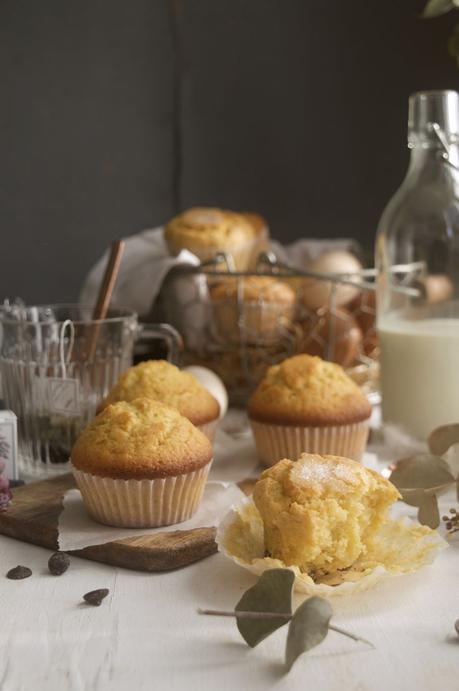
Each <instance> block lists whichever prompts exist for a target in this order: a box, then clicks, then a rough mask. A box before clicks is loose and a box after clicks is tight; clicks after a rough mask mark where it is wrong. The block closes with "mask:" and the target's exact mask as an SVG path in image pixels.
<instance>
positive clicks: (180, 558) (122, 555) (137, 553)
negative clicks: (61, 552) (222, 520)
mask: <svg viewBox="0 0 459 691" xmlns="http://www.w3.org/2000/svg"><path fill="white" fill-rule="evenodd" d="M199 531H200V533H201V535H199V536H198V537H197V538H195V539H194V541H193V544H186V543H185V544H180V543H178V544H177V545H175V546H173V547H168V548H167V550H165V549H164V548H162V547H148V546H141V545H132V544H129V540H130V539H131V538H126V540H122V541H121V540H120V541H115V542H107V543H105V544H103V545H93V546H92V547H85V548H84V549H80V550H71V551H67V553H68V554H70V555H73V556H76V557H82V558H83V559H89V560H90V561H96V562H100V563H102V564H108V565H110V566H116V567H119V568H124V569H131V570H133V571H147V572H151V573H154V572H156V573H158V572H161V571H173V570H175V569H180V568H182V567H184V566H188V565H189V564H193V563H194V562H196V561H200V560H201V559H205V558H206V557H209V556H211V555H212V554H215V553H216V552H218V547H217V543H216V542H215V534H216V528H200V529H199ZM185 532H192V531H184V533H185ZM166 534H167V533H166Z"/></svg>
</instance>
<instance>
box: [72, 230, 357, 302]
mask: <svg viewBox="0 0 459 691" xmlns="http://www.w3.org/2000/svg"><path fill="white" fill-rule="evenodd" d="M124 240H125V243H126V245H125V249H124V254H123V257H122V260H121V266H120V270H119V274H118V278H117V281H116V284H115V288H114V291H113V296H112V300H111V306H112V307H114V308H123V309H127V310H132V311H133V312H137V314H140V315H146V314H149V312H150V310H151V307H152V305H153V303H154V301H155V299H156V297H157V295H158V293H159V291H160V289H161V285H162V283H163V281H164V279H165V278H166V276H167V274H168V273H169V271H170V270H171V269H172V268H173V267H174V266H179V265H183V264H185V265H186V264H188V265H191V266H198V265H199V263H200V262H199V259H198V258H197V257H196V256H195V255H194V254H192V253H191V252H188V250H182V251H181V252H180V254H179V255H177V256H176V257H173V256H172V255H171V254H169V250H168V248H167V246H166V243H165V242H164V237H163V227H162V226H160V227H158V228H149V229H147V230H144V231H142V232H141V233H137V234H135V235H130V236H129V237H127V238H124ZM271 249H272V251H273V252H274V253H275V254H276V256H277V257H278V258H279V259H280V260H281V261H283V262H287V263H290V264H292V265H297V266H300V267H304V266H305V265H306V264H307V262H308V261H311V260H312V259H315V258H316V257H317V256H319V255H320V254H322V253H323V252H325V251H327V250H331V249H334V250H341V249H346V250H350V251H354V252H358V245H357V243H356V242H355V241H354V240H351V239H349V238H342V239H338V240H314V239H307V240H297V241H296V242H294V243H292V244H291V245H287V246H286V247H283V246H282V245H281V244H280V243H279V242H276V241H274V240H273V241H272V242H271ZM108 255H109V251H108V250H107V251H106V252H105V253H104V254H103V256H102V257H101V258H100V259H99V260H98V261H97V262H96V264H95V265H94V266H93V267H92V269H91V270H90V272H89V274H88V275H87V277H86V279H85V281H84V284H83V287H82V289H81V293H80V303H81V304H83V305H93V304H94V303H95V302H96V299H97V294H98V291H99V288H100V285H101V283H102V278H103V275H104V271H105V267H106V265H107V260H108Z"/></svg>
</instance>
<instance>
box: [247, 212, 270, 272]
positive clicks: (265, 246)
mask: <svg viewBox="0 0 459 691" xmlns="http://www.w3.org/2000/svg"><path fill="white" fill-rule="evenodd" d="M242 215H243V216H245V217H246V219H247V220H248V221H249V222H250V223H251V224H252V226H253V228H254V229H255V245H254V248H253V253H252V259H251V261H250V266H249V268H250V269H255V268H256V265H257V260H258V257H259V255H260V254H261V253H262V252H267V251H268V250H269V228H268V224H267V222H266V220H265V219H264V218H263V216H260V214H256V213H254V212H252V211H243V212H242Z"/></svg>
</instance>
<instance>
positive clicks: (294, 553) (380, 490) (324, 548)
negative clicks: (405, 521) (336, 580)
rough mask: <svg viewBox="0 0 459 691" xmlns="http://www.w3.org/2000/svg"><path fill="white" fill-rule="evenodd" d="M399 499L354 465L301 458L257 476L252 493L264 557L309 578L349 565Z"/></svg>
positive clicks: (386, 485)
mask: <svg viewBox="0 0 459 691" xmlns="http://www.w3.org/2000/svg"><path fill="white" fill-rule="evenodd" d="M399 496H400V495H399V493H398V491H397V489H396V488H395V487H394V486H393V485H392V484H391V483H390V482H389V481H388V480H386V479H385V478H383V477H382V475H380V474H379V473H377V472H376V471H374V470H370V469H368V468H365V467H364V466H362V465H361V464H360V463H357V462H356V461H352V460H350V459H348V458H343V457H341V456H319V455H317V454H306V453H304V454H302V455H301V456H300V457H299V459H298V460H297V461H291V460H288V459H283V460H282V461H279V462H278V463H276V465H274V466H272V467H271V468H269V469H268V470H266V471H265V472H264V473H262V475H261V477H260V479H259V480H258V482H257V483H256V485H255V488H254V493H253V498H254V502H255V505H256V507H257V509H258V511H259V513H260V515H261V517H262V520H263V524H264V533H265V546H266V549H267V551H268V552H269V554H270V555H271V556H272V557H273V558H275V559H281V560H282V561H284V562H285V563H286V564H287V565H293V564H295V565H298V566H300V568H301V569H302V570H303V571H305V572H307V573H312V574H323V573H332V572H334V571H336V570H339V569H344V568H347V567H349V566H351V565H352V564H353V563H354V562H355V561H356V560H357V559H358V558H359V556H360V555H361V554H363V553H365V551H366V548H367V546H368V545H369V544H370V543H371V540H372V537H373V535H374V534H375V532H376V531H377V530H378V529H379V527H380V525H381V523H382V522H383V521H384V520H385V518H386V514H387V509H388V507H389V506H390V505H391V504H392V503H393V502H395V501H396V500H397V499H398V498H399Z"/></svg>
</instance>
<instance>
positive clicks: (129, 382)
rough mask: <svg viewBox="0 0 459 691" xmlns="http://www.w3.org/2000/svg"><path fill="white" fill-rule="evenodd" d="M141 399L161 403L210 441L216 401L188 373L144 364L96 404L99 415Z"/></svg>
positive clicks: (158, 362) (157, 362)
mask: <svg viewBox="0 0 459 691" xmlns="http://www.w3.org/2000/svg"><path fill="white" fill-rule="evenodd" d="M140 396H145V397H146V398H151V399H153V400H155V401H161V402H162V403H166V404H167V405H170V406H173V407H174V408H177V410H178V411H179V413H181V415H183V416H184V417H186V418H188V420H190V422H192V423H193V425H196V427H199V429H200V430H201V432H203V433H204V434H205V435H206V436H207V437H208V438H209V439H210V441H213V438H214V435H215V429H216V426H217V423H218V418H219V415H220V406H219V404H218V402H217V400H216V399H215V398H214V397H213V396H212V394H211V393H209V391H207V389H205V388H204V387H203V386H202V385H201V384H200V383H199V382H198V380H197V379H196V377H194V376H193V375H192V374H190V373H189V372H183V371H182V370H180V369H179V368H178V367H176V366H175V365H171V363H170V362H167V361H166V360H147V361H146V362H141V363H140V364H138V365H136V366H135V367H130V368H129V369H127V370H126V371H125V372H123V374H122V375H121V377H120V378H119V379H118V381H117V383H116V384H115V386H114V387H113V389H112V390H111V391H110V393H109V394H108V396H106V397H105V398H104V399H103V401H102V402H101V403H100V404H99V407H98V409H97V412H101V411H102V410H104V408H106V407H107V406H108V405H110V404H111V403H116V402H117V401H132V400H134V399H135V398H139V397H140Z"/></svg>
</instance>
